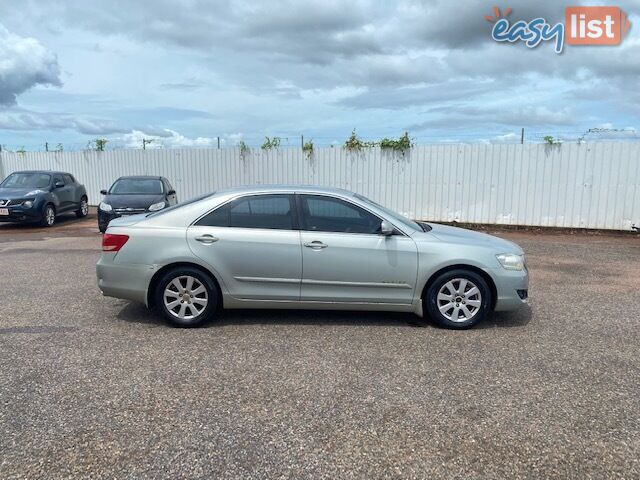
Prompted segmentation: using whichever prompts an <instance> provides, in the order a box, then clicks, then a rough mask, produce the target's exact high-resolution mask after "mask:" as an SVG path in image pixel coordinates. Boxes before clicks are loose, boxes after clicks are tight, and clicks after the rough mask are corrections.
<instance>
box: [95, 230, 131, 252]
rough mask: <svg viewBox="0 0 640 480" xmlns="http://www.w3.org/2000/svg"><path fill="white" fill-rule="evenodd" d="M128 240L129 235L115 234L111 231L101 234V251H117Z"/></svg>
mask: <svg viewBox="0 0 640 480" xmlns="http://www.w3.org/2000/svg"><path fill="white" fill-rule="evenodd" d="M127 240H129V235H116V234H113V233H105V234H104V235H103V236H102V251H103V252H117V251H119V250H120V249H121V248H122V247H123V246H124V244H125V243H127Z"/></svg>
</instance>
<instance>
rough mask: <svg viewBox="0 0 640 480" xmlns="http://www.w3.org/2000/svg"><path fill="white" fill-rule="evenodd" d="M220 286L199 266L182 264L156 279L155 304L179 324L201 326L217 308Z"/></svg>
mask: <svg viewBox="0 0 640 480" xmlns="http://www.w3.org/2000/svg"><path fill="white" fill-rule="evenodd" d="M218 301H219V295H218V289H217V288H216V286H215V284H214V282H213V280H212V279H211V277H209V276H208V275H206V274H204V273H203V272H202V271H200V270H198V269H197V268H192V267H179V268H175V269H171V270H169V271H168V272H166V273H165V274H164V275H163V276H162V278H161V279H160V281H159V282H158V283H157V286H156V291H155V304H156V307H157V308H158V310H159V311H160V312H161V313H162V315H163V316H164V318H166V319H167V320H168V321H169V323H171V324H172V325H174V326H176V327H198V326H200V325H202V324H204V323H205V322H207V321H209V320H210V319H212V318H213V317H214V316H215V314H216V313H217V311H218Z"/></svg>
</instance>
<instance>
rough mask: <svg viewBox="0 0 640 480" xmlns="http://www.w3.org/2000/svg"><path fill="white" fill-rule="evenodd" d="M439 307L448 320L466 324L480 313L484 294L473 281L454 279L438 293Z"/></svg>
mask: <svg viewBox="0 0 640 480" xmlns="http://www.w3.org/2000/svg"><path fill="white" fill-rule="evenodd" d="M437 305H438V310H440V313H441V314H442V315H443V316H444V317H445V318H446V319H447V320H450V321H452V322H466V321H468V320H470V319H472V318H473V317H475V316H476V314H477V313H478V312H479V311H480V306H481V305H482V294H481V293H480V289H479V288H478V287H477V285H476V284H475V283H473V282H472V281H471V280H468V279H466V278H454V279H452V280H449V281H448V282H447V283H445V284H444V285H443V286H442V287H441V288H440V290H439V291H438V298H437Z"/></svg>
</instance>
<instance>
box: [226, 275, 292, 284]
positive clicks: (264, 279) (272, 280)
mask: <svg viewBox="0 0 640 480" xmlns="http://www.w3.org/2000/svg"><path fill="white" fill-rule="evenodd" d="M233 278H234V279H235V280H237V281H238V282H256V283H293V284H299V283H300V279H299V278H267V277H233Z"/></svg>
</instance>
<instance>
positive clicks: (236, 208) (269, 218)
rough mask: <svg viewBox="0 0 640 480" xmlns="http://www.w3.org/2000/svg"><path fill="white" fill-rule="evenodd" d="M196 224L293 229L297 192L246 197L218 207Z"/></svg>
mask: <svg viewBox="0 0 640 480" xmlns="http://www.w3.org/2000/svg"><path fill="white" fill-rule="evenodd" d="M196 225H200V226H208V227H235V228H266V229H275V230H293V228H294V222H293V196H292V195H253V196H250V197H242V198H239V199H237V200H233V201H231V202H229V203H227V204H225V205H222V206H221V207H218V208H216V209H215V210H213V211H212V212H210V213H208V214H207V215H205V216H204V217H202V218H201V219H200V220H198V221H197V222H196Z"/></svg>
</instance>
